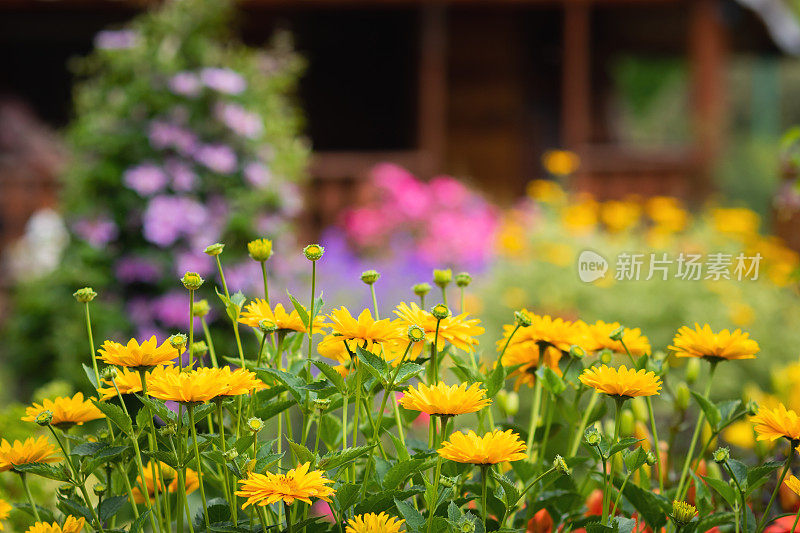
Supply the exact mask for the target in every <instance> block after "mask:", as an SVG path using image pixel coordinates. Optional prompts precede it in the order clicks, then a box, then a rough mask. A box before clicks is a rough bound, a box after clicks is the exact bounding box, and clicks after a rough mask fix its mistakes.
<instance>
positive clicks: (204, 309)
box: [192, 300, 211, 317]
mask: <svg viewBox="0 0 800 533" xmlns="http://www.w3.org/2000/svg"><path fill="white" fill-rule="evenodd" d="M209 311H211V306H210V305H208V300H197V301H196V302H195V303H194V305H193V306H192V314H193V315H194V316H200V317H202V316H206V315H207V314H208V312H209Z"/></svg>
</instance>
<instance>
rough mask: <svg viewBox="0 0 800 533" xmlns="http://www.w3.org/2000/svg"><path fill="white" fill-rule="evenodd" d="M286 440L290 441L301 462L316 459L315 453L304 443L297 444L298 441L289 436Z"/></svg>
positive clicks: (290, 445)
mask: <svg viewBox="0 0 800 533" xmlns="http://www.w3.org/2000/svg"><path fill="white" fill-rule="evenodd" d="M286 440H287V441H289V447H290V448H291V449H292V451H293V452H294V454H295V456H297V461H298V462H299V463H310V462H312V461H314V454H313V453H312V452H311V450H309V449H308V448H306V447H305V446H303V445H302V444H297V443H296V442H294V441H293V440H291V439H289V438H287V439H286Z"/></svg>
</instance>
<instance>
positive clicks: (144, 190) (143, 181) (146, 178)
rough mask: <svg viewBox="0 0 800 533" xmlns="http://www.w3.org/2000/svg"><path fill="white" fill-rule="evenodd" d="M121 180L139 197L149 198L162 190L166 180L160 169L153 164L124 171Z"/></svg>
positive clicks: (143, 164)
mask: <svg viewBox="0 0 800 533" xmlns="http://www.w3.org/2000/svg"><path fill="white" fill-rule="evenodd" d="M122 180H123V182H124V183H125V185H126V186H127V187H128V188H129V189H133V190H134V191H136V192H137V193H139V195H140V196H150V195H152V194H154V193H157V192H158V191H160V190H161V189H163V188H164V186H165V185H166V184H167V181H168V178H167V175H166V174H165V173H164V171H163V170H161V168H160V167H158V166H156V165H154V164H153V163H142V164H141V165H138V166H135V167H132V168H129V169H128V170H126V171H125V174H124V175H123V177H122Z"/></svg>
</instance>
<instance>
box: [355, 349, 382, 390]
mask: <svg viewBox="0 0 800 533" xmlns="http://www.w3.org/2000/svg"><path fill="white" fill-rule="evenodd" d="M356 355H357V356H358V359H359V361H361V362H362V363H363V364H364V365H365V366H366V369H367V370H368V371H369V373H370V374H372V375H373V376H375V378H376V379H378V380H380V381H381V383H386V382H387V381H388V378H389V376H388V365H387V364H386V361H384V360H383V358H382V357H379V356H377V355H375V354H374V353H372V352H370V351H369V350H365V349H364V348H362V347H361V346H356Z"/></svg>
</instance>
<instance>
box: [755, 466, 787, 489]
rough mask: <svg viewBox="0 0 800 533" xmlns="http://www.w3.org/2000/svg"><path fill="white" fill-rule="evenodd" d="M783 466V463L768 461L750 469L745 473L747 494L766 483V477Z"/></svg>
mask: <svg viewBox="0 0 800 533" xmlns="http://www.w3.org/2000/svg"><path fill="white" fill-rule="evenodd" d="M781 466H783V461H769V462H766V463H764V464H763V465H760V466H757V467H755V468H752V469H751V470H750V471H749V472H748V473H747V492H748V493H749V492H752V491H753V490H755V489H756V488H758V487H760V486H761V485H762V484H763V483H765V482H766V480H767V476H769V475H770V474H772V473H773V472H774V471H775V470H777V469H778V468H780V467H781Z"/></svg>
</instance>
